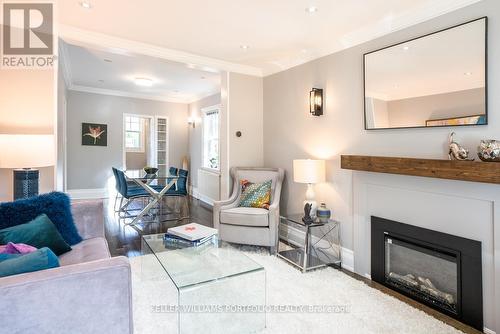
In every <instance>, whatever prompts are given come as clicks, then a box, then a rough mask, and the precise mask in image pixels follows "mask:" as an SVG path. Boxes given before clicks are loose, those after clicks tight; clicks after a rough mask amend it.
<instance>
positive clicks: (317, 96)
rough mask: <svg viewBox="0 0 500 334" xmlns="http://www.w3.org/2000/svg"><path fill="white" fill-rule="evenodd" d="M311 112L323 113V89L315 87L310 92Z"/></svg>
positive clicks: (318, 114)
mask: <svg viewBox="0 0 500 334" xmlns="http://www.w3.org/2000/svg"><path fill="white" fill-rule="evenodd" d="M309 112H310V113H311V115H313V116H321V115H323V89H321V88H313V89H312V90H311V91H310V92H309Z"/></svg>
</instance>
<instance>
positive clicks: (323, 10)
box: [57, 0, 479, 75]
mask: <svg viewBox="0 0 500 334" xmlns="http://www.w3.org/2000/svg"><path fill="white" fill-rule="evenodd" d="M89 1H90V3H91V6H92V8H91V9H84V8H82V7H81V6H80V2H81V1H80V0H59V1H57V2H58V4H59V8H58V10H59V16H58V17H59V22H60V23H61V24H62V25H63V26H70V27H72V28H78V29H80V30H86V31H90V32H98V33H101V34H105V35H109V36H114V37H119V38H121V39H126V40H130V41H136V42H141V43H147V44H149V45H153V46H157V47H162V48H166V49H171V50H172V49H173V50H178V51H183V52H188V53H191V54H193V55H197V56H205V57H210V58H211V59H214V60H222V61H225V62H230V63H233V64H239V65H245V66H250V67H252V68H255V69H257V70H258V71H259V73H261V74H262V75H268V74H271V73H275V72H278V71H281V70H284V69H287V68H289V67H292V66H295V65H298V64H300V63H304V62H307V61H309V60H312V59H315V58H318V57H321V56H324V55H327V54H330V53H333V52H335V51H338V50H341V49H344V48H347V47H350V46H353V45H355V44H359V43H362V42H364V41H367V40H370V39H373V38H375V37H378V36H381V35H383V34H387V33H390V32H392V31H395V30H398V29H401V28H404V27H407V26H410V25H413V24H416V23H419V22H422V21H425V20H427V19H430V18H432V17H436V16H438V15H441V14H444V13H446V12H449V11H452V10H455V9H458V8H460V7H463V6H465V5H468V4H471V3H474V2H477V1H479V0H439V1H438V0H349V1H345V0H293V1H290V0H273V1H269V0H251V1H248V0H216V1H200V0H182V1H174V0H141V1H139V0H126V1H124V0H89ZM309 6H316V7H317V8H318V11H317V12H315V13H313V14H310V13H307V12H306V10H305V9H306V7H309ZM61 30H63V29H61ZM77 35H78V34H77ZM241 45H248V46H249V48H248V49H247V50H244V49H242V48H241V47H240V46H241ZM247 72H248V71H247Z"/></svg>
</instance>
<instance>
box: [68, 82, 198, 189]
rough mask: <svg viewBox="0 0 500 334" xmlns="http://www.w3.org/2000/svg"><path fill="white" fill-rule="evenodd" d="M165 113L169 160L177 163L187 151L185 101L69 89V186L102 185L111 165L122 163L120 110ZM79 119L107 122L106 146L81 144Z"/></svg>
mask: <svg viewBox="0 0 500 334" xmlns="http://www.w3.org/2000/svg"><path fill="white" fill-rule="evenodd" d="M124 113H127V114H142V115H153V116H154V115H159V116H168V118H169V122H170V124H169V131H170V133H169V164H170V166H176V167H180V166H181V165H182V159H183V157H184V156H187V155H188V131H187V117H188V106H187V104H179V103H169V102H161V101H151V100H142V99H133V98H126V97H118V96H109V95H101V94H92V93H83V92H76V91H70V92H69V94H68V108H67V132H68V141H67V142H68V149H67V151H68V153H67V156H68V159H67V170H68V175H67V179H68V181H67V183H68V189H69V190H73V189H103V188H105V187H106V186H107V182H108V180H111V184H112V185H114V181H113V180H112V171H111V167H118V168H122V165H123V149H122V147H123V114H124ZM82 123H102V124H107V125H108V146H106V147H102V146H82V144H81V131H82V129H81V127H82Z"/></svg>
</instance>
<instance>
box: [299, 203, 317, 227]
mask: <svg viewBox="0 0 500 334" xmlns="http://www.w3.org/2000/svg"><path fill="white" fill-rule="evenodd" d="M311 208H312V204H311V203H306V204H305V205H304V217H302V221H303V222H304V224H306V225H311V224H312V223H314V219H312V218H311Z"/></svg>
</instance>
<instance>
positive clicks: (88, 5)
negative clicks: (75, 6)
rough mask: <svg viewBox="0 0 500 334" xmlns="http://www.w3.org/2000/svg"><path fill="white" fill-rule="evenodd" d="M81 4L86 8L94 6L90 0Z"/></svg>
mask: <svg viewBox="0 0 500 334" xmlns="http://www.w3.org/2000/svg"><path fill="white" fill-rule="evenodd" d="M80 6H82V8H85V9H90V8H92V5H91V4H90V2H88V1H82V2H80Z"/></svg>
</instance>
